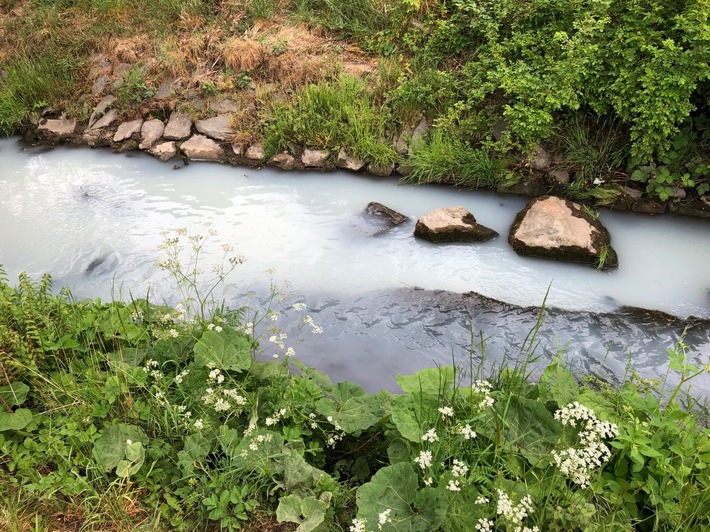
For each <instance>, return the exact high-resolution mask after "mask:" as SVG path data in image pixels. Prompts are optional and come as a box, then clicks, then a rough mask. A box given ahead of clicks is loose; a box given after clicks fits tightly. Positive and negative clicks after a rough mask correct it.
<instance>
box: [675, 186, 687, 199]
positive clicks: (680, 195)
mask: <svg viewBox="0 0 710 532" xmlns="http://www.w3.org/2000/svg"><path fill="white" fill-rule="evenodd" d="M686 196H687V193H686V192H685V189H684V188H683V187H681V186H678V185H676V186H674V187H671V197H672V198H676V199H685V197H686Z"/></svg>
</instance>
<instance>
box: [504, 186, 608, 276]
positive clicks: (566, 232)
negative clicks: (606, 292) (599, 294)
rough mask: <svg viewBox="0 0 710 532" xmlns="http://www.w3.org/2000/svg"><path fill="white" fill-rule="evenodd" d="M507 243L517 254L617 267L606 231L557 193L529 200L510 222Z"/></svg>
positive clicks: (576, 205) (580, 208)
mask: <svg viewBox="0 0 710 532" xmlns="http://www.w3.org/2000/svg"><path fill="white" fill-rule="evenodd" d="M508 242H509V243H510V245H511V246H512V247H513V249H514V250H515V252H516V253H518V254H519V255H526V256H532V257H541V258H547V259H556V260H561V261H567V262H581V263H585V264H590V265H593V266H597V267H599V266H600V261H602V260H603V264H601V267H603V268H605V269H606V268H616V267H617V266H618V265H619V261H618V258H617V256H616V252H615V251H614V250H613V249H612V247H611V243H610V238H609V232H608V231H607V230H606V228H605V227H604V226H603V225H602V224H601V223H600V222H599V220H597V219H596V218H593V217H592V216H590V215H589V214H587V213H586V212H585V211H584V209H582V206H581V205H580V204H578V203H574V202H573V201H570V200H566V199H563V198H558V197H556V196H542V197H540V198H535V199H533V200H531V201H529V202H528V204H527V206H526V207H525V209H523V210H522V211H521V212H519V213H518V215H517V216H516V218H515V221H514V222H513V225H512V227H511V230H510V235H509V237H508Z"/></svg>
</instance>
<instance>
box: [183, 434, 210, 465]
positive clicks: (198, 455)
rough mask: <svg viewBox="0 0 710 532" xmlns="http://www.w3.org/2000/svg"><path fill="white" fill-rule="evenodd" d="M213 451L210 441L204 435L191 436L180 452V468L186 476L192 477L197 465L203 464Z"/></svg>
mask: <svg viewBox="0 0 710 532" xmlns="http://www.w3.org/2000/svg"><path fill="white" fill-rule="evenodd" d="M211 449H212V445H211V444H210V441H209V440H208V439H207V438H205V437H204V436H203V435H202V434H190V435H189V436H188V437H187V438H185V443H184V446H183V448H182V450H181V451H179V452H178V466H179V467H180V469H181V470H182V472H183V473H184V474H185V475H192V474H193V472H194V466H195V464H196V463H201V462H203V461H204V460H205V458H207V455H208V454H209V452H210V450H211Z"/></svg>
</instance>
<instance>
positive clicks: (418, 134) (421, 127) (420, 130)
mask: <svg viewBox="0 0 710 532" xmlns="http://www.w3.org/2000/svg"><path fill="white" fill-rule="evenodd" d="M427 131H429V122H427V119H426V118H422V119H421V120H420V121H419V123H418V124H417V127H415V128H414V131H412V138H411V139H409V149H408V150H407V153H408V154H409V155H412V148H413V147H414V146H415V145H416V144H417V143H419V142H421V141H422V139H423V138H424V135H426V133H427Z"/></svg>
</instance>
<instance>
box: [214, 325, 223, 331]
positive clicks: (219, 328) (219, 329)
mask: <svg viewBox="0 0 710 532" xmlns="http://www.w3.org/2000/svg"><path fill="white" fill-rule="evenodd" d="M214 332H222V327H221V326H220V325H215V328H214Z"/></svg>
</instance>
